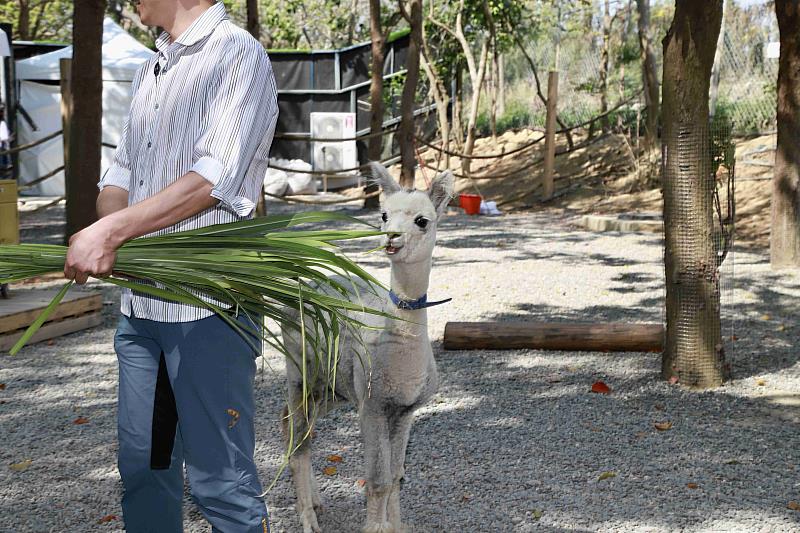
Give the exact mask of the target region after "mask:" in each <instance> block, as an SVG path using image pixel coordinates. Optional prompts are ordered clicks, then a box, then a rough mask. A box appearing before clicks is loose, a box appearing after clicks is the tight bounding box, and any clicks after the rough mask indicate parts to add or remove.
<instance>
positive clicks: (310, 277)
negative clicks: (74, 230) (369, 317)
mask: <svg viewBox="0 0 800 533" xmlns="http://www.w3.org/2000/svg"><path fill="white" fill-rule="evenodd" d="M331 222H350V223H352V222H356V223H359V224H362V225H367V226H370V225H369V224H366V223H365V222H363V221H360V220H358V219H355V218H353V217H350V216H348V215H345V214H341V213H333V212H306V213H299V214H295V215H281V216H269V217H262V218H256V219H252V220H246V221H241V222H234V223H229V224H220V225H215V226H208V227H205V228H200V229H194V230H189V231H183V232H178V233H171V234H167V235H160V236H153V237H143V238H139V239H134V240H132V241H130V242H128V243H126V244H125V245H123V246H122V247H121V248H120V249H119V250H118V252H117V260H116V263H115V265H114V272H113V275H112V276H111V277H109V278H105V281H107V282H109V283H113V284H115V285H118V286H121V287H127V288H130V289H133V290H135V291H137V292H139V293H143V294H147V295H149V296H152V297H155V298H161V299H165V300H171V301H174V302H180V303H184V304H191V305H197V306H200V307H204V308H206V309H209V310H211V311H213V312H214V313H216V314H217V315H219V316H220V317H221V318H222V319H223V320H225V321H226V322H227V323H228V324H230V325H231V327H233V328H234V329H235V330H236V331H237V332H239V333H240V334H241V335H242V337H243V338H245V339H246V340H248V342H250V343H251V344H252V340H251V337H249V335H248V334H250V335H255V336H256V338H261V339H263V341H264V342H266V343H267V344H268V345H270V346H272V347H273V348H275V349H276V350H278V351H279V352H281V353H283V354H284V355H290V354H288V353H287V351H286V348H285V347H284V345H283V341H282V339H281V337H280V335H279V334H278V333H277V332H275V331H270V330H269V329H268V328H264V329H263V330H262V331H249V330H247V331H246V329H249V328H246V327H245V326H243V325H242V323H241V322H239V321H237V320H235V316H236V314H238V313H245V314H246V315H248V316H249V317H250V318H251V319H253V321H254V322H255V323H257V324H258V323H261V322H262V317H266V318H269V319H272V320H274V321H275V322H277V323H278V324H279V325H280V326H281V327H283V328H288V329H293V330H295V331H298V332H301V333H302V334H303V336H304V338H305V340H306V342H308V344H309V345H310V346H311V347H312V348H313V353H312V354H308V356H310V357H314V358H316V361H315V365H314V366H319V367H325V368H330V367H331V365H332V362H335V361H336V360H338V343H339V335H340V332H341V331H342V330H343V329H344V328H347V327H355V328H363V327H369V326H366V325H365V324H363V323H361V322H359V321H358V320H357V319H355V318H353V314H352V313H351V312H358V311H360V312H365V313H371V314H378V315H381V316H386V315H385V314H384V312H383V311H381V310H377V309H370V308H367V307H365V306H363V305H362V304H361V303H359V301H356V302H353V301H351V296H350V294H351V289H352V287H349V286H345V285H343V284H342V283H341V282H338V281H335V280H334V279H331V275H336V274H338V275H339V276H343V277H344V278H346V279H351V280H354V281H356V280H357V279H361V280H363V281H366V282H368V283H369V284H370V285H371V286H375V287H377V286H381V284H380V283H379V282H378V281H377V280H376V279H375V278H374V277H372V276H371V275H370V274H369V273H368V272H366V271H365V270H364V269H362V268H361V267H359V266H358V265H356V264H355V263H354V262H352V261H351V260H350V259H348V258H347V257H346V256H345V255H343V254H342V253H341V251H340V250H339V248H338V247H337V245H336V242H337V241H344V240H349V239H360V238H365V237H374V236H377V235H380V234H381V232H380V231H379V230H377V229H376V228H374V227H372V226H370V227H369V229H363V230H339V229H331V228H324V229H306V227H305V226H304V227H303V228H297V226H299V225H305V224H310V223H331ZM66 252H67V248H66V247H64V246H56V245H46V244H20V245H0V283H10V282H14V281H21V280H25V279H29V278H32V277H36V276H41V275H44V274H50V273H57V272H60V271H61V270H63V266H64V260H65V257H66ZM68 288H69V285H68V286H66V287H65V288H64V289H63V290H62V291H61V292H60V293H59V296H60V297H63V295H64V294H65V293H66V291H67V290H68ZM59 299H60V298H59ZM57 303H58V302H57V301H56V300H55V299H54V302H53V303H52V304H51V307H48V309H50V310H52V308H55V306H56V305H57ZM45 312H47V311H45ZM301 316H305V317H306V318H308V319H310V320H312V321H313V322H314V323H315V324H316V326H317V327H315V328H313V330H310V329H309V328H305V327H304V326H303V323H302V320H301V319H300V318H299V317H301ZM40 319H41V320H37V322H35V323H34V324H33V325H31V327H30V328H29V329H28V331H27V332H26V333H25V335H24V336H23V338H22V339H21V340H20V342H19V343H18V344H17V346H15V347H14V348H13V349H12V351H11V353H12V354H15V353H17V351H18V350H19V349H21V348H22V346H23V345H24V344H25V342H27V341H28V340H29V339H30V337H31V336H32V335H33V333H35V331H36V329H38V328H39V327H40V326H41V323H42V322H44V320H45V319H46V316H42V317H40ZM254 348H256V347H255V346H254ZM258 348H260V347H258ZM288 360H289V361H294V362H295V364H298V362H297V361H295V360H294V358H292V357H289V358H288ZM331 374H332V375H331V378H330V379H332V380H335V371H334V372H332V373H331Z"/></svg>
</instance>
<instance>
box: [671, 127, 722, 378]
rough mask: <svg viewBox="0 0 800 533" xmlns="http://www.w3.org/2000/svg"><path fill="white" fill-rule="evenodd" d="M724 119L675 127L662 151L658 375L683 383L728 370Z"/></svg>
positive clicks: (717, 374) (715, 376) (720, 375)
mask: <svg viewBox="0 0 800 533" xmlns="http://www.w3.org/2000/svg"><path fill="white" fill-rule="evenodd" d="M731 130H732V128H731V124H730V123H719V122H717V123H714V124H710V125H708V126H706V127H702V128H697V127H696V126H695V127H694V128H693V127H692V126H691V125H681V126H679V127H677V128H676V130H675V131H674V132H672V134H671V138H667V139H665V144H664V154H663V157H662V176H663V186H664V215H665V220H664V223H665V237H666V238H665V268H666V279H667V295H666V302H667V305H666V318H667V339H666V342H665V353H664V360H663V363H664V366H663V372H664V375H665V376H669V377H672V378H676V379H677V380H678V381H679V382H681V383H683V384H686V385H688V386H694V387H707V386H713V385H716V384H719V383H721V381H722V380H724V379H726V378H727V376H728V374H729V370H728V369H729V367H730V365H729V354H727V353H726V352H727V351H728V347H729V345H730V342H729V341H730V339H731V337H732V335H733V328H734V324H733V316H732V313H731V307H730V303H731V300H732V292H733V283H734V277H733V274H734V270H733V264H734V261H733V254H732V244H733V236H734V231H733V229H734V220H735V204H734V191H735V186H734V173H735V169H734V149H733V145H732V143H731Z"/></svg>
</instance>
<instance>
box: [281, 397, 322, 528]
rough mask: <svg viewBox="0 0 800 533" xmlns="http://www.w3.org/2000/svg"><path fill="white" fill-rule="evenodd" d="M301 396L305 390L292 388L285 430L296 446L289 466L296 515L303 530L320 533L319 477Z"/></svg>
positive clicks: (287, 439) (288, 439)
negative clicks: (314, 468)
mask: <svg viewBox="0 0 800 533" xmlns="http://www.w3.org/2000/svg"><path fill="white" fill-rule="evenodd" d="M301 398H302V390H299V389H295V388H293V387H290V389H289V401H290V404H289V406H288V408H287V409H285V410H284V417H283V430H284V437H285V439H286V440H285V442H286V444H287V446H288V445H289V444H291V446H292V448H293V449H295V451H294V453H292V455H291V456H290V457H289V468H290V470H291V471H292V481H293V482H294V487H295V492H296V494H297V514H298V515H299V516H300V523H301V524H302V525H303V533H320V532H321V531H322V530H321V529H320V527H319V524H318V523H317V513H316V512H315V507H317V508H318V506H319V491H318V489H316V479H314V471H313V469H312V466H311V436H310V435H307V433H308V430H309V426H308V423H307V421H306V418H305V416H304V414H303V407H302V400H301ZM290 409H291V413H290V411H289V410H290ZM290 415H291V416H290ZM290 429H291V430H292V431H291V435H290V431H289V430H290ZM290 438H291V443H290Z"/></svg>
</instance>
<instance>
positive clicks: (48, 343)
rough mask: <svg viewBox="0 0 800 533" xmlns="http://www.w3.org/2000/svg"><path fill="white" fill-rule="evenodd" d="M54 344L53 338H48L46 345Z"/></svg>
mask: <svg viewBox="0 0 800 533" xmlns="http://www.w3.org/2000/svg"><path fill="white" fill-rule="evenodd" d="M54 344H55V341H54V340H49V341H47V345H48V346H52V345H54Z"/></svg>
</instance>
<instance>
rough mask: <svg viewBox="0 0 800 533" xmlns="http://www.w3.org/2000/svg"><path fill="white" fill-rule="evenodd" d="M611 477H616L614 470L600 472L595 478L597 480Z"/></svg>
mask: <svg viewBox="0 0 800 533" xmlns="http://www.w3.org/2000/svg"><path fill="white" fill-rule="evenodd" d="M612 477H617V473H616V472H611V471H609V472H603V473H602V474H600V477H598V478H597V481H603V480H604V479H611V478H612Z"/></svg>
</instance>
